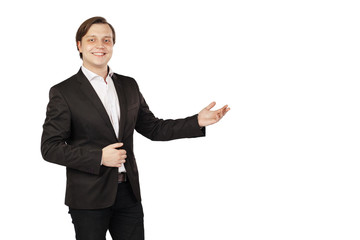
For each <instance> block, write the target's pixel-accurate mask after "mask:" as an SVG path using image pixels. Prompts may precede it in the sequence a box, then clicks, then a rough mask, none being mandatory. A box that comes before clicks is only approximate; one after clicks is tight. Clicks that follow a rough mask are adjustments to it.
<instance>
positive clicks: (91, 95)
mask: <svg viewBox="0 0 360 240" xmlns="http://www.w3.org/2000/svg"><path fill="white" fill-rule="evenodd" d="M77 79H78V81H79V82H80V84H81V85H80V90H81V91H82V93H83V94H84V95H86V96H87V97H88V99H89V101H90V102H91V103H92V105H93V106H94V108H95V109H96V111H97V112H98V113H99V115H100V116H101V118H102V119H103V121H104V123H105V125H106V127H108V128H110V130H111V132H112V133H113V135H114V138H115V139H116V135H115V132H114V128H113V126H112V124H111V121H110V118H109V115H108V114H107V112H106V109H105V107H104V105H103V104H102V102H101V100H100V98H99V96H98V95H97V93H96V92H95V89H94V88H93V87H92V85H91V83H90V82H89V80H88V79H87V78H86V77H85V75H84V73H83V72H82V70H81V69H80V70H79V72H78V73H77Z"/></svg>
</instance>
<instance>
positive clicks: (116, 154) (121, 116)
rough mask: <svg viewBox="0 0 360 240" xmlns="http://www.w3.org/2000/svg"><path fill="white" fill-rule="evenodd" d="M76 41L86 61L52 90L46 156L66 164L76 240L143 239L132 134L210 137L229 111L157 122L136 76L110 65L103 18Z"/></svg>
mask: <svg viewBox="0 0 360 240" xmlns="http://www.w3.org/2000/svg"><path fill="white" fill-rule="evenodd" d="M76 44H77V48H78V51H79V53H80V57H81V58H82V60H83V65H82V66H81V68H80V70H79V72H78V73H77V74H75V75H74V76H72V77H70V78H69V79H67V80H65V81H63V82H61V83H59V84H57V85H55V86H53V87H52V88H51V89H50V100H49V104H48V106H47V112H46V119H45V123H44V125H43V134H42V139H41V152H42V155H43V158H44V159H45V160H46V161H49V162H52V163H56V164H60V165H63V166H66V170H67V171H66V173H67V185H66V196H65V204H66V205H67V206H69V213H70V214H71V217H72V222H73V224H74V227H75V233H76V239H85V240H91V239H94V240H100V239H101V240H103V239H105V236H106V232H107V230H109V232H110V234H111V236H112V238H113V239H134V240H139V239H144V227H143V210H142V205H141V197H140V187H139V176H138V170H137V166H136V161H135V155H134V153H133V132H134V130H136V131H138V132H139V133H140V134H142V135H144V136H145V137H147V138H149V139H152V140H159V141H165V140H172V139H179V138H189V137H200V136H204V135H205V126H208V125H210V124H214V123H216V122H218V121H219V120H220V119H221V118H222V117H223V116H224V115H225V114H226V112H227V111H229V110H230V109H229V108H228V107H227V106H224V107H223V108H221V109H219V110H216V111H211V108H212V107H214V105H215V103H211V104H210V105H209V106H207V107H206V108H204V109H203V110H201V111H200V113H199V114H196V115H194V116H191V117H188V118H185V119H178V120H162V119H158V118H156V117H155V116H154V115H153V114H152V112H151V111H150V110H149V107H148V105H147V104H146V102H145V100H144V98H143V96H142V95H141V93H140V91H139V88H138V85H137V83H136V82H135V80H134V79H132V78H130V77H126V76H122V75H119V74H116V73H113V72H112V70H111V69H110V68H109V67H108V62H109V60H110V59H111V56H112V52H113V45H114V44H115V31H114V28H113V27H112V26H111V24H109V23H108V22H107V21H106V20H105V19H104V18H102V17H94V18H90V19H88V20H86V21H85V22H84V23H83V24H82V25H81V26H80V27H79V29H78V31H77V34H76Z"/></svg>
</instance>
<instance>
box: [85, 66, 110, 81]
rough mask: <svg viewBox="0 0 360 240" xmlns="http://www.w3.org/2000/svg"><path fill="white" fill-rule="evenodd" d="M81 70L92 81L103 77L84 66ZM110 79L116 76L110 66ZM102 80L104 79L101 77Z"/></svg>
mask: <svg viewBox="0 0 360 240" xmlns="http://www.w3.org/2000/svg"><path fill="white" fill-rule="evenodd" d="M81 70H82V72H83V73H84V75H85V77H86V78H87V79H88V80H89V81H91V80H94V79H95V78H97V77H101V76H99V75H97V74H96V73H94V72H92V71H90V70H89V69H87V68H86V67H84V65H82V66H81ZM108 72H109V73H108V75H107V76H108V77H112V75H113V74H114V72H113V71H112V69H111V68H110V67H109V66H108ZM101 78H102V77H101Z"/></svg>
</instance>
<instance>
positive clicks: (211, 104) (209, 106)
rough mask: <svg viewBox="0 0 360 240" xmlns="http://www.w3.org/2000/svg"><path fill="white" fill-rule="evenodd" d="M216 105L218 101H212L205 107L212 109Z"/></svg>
mask: <svg viewBox="0 0 360 240" xmlns="http://www.w3.org/2000/svg"><path fill="white" fill-rule="evenodd" d="M215 105H216V102H212V103H210V104H209V105H208V106H207V107H206V108H205V109H206V110H210V109H212V108H213V107H214V106H215Z"/></svg>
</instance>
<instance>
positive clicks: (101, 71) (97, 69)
mask: <svg viewBox="0 0 360 240" xmlns="http://www.w3.org/2000/svg"><path fill="white" fill-rule="evenodd" d="M83 66H84V67H86V68H87V69H89V70H90V71H92V72H93V73H96V74H97V75H99V76H101V77H103V78H104V79H106V77H107V75H108V67H107V66H105V67H94V66H91V65H88V64H86V63H85V62H83Z"/></svg>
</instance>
